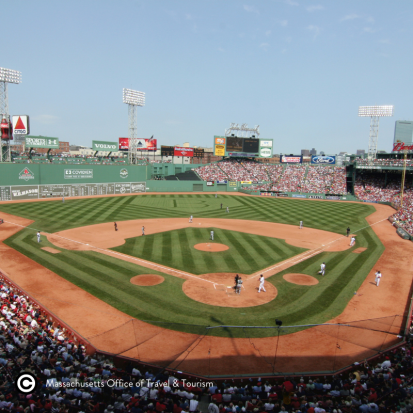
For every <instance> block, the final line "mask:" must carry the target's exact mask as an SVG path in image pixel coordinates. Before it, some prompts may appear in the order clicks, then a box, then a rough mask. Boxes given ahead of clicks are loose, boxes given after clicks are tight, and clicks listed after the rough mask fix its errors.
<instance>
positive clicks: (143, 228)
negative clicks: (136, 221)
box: [142, 226, 145, 235]
mask: <svg viewBox="0 0 413 413" xmlns="http://www.w3.org/2000/svg"><path fill="white" fill-rule="evenodd" d="M142 235H145V227H144V226H142Z"/></svg>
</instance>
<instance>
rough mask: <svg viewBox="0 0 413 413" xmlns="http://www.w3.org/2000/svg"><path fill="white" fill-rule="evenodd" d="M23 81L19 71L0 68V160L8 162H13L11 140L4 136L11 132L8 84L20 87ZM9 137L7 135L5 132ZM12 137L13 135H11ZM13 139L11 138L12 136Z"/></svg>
mask: <svg viewBox="0 0 413 413" xmlns="http://www.w3.org/2000/svg"><path fill="white" fill-rule="evenodd" d="M21 81H22V74H21V72H19V71H17V70H12V69H5V68H4V67H0V121H1V123H2V129H1V134H2V136H0V140H1V154H0V160H1V161H2V162H7V161H10V160H11V157H10V155H11V154H10V139H7V138H6V137H4V136H3V132H5V131H11V123H10V115H9V98H8V94H7V84H8V83H15V84H16V85H18V84H19V83H21ZM6 123H7V124H8V128H7V129H6V128H5V130H3V125H6ZM5 134H6V135H7V133H6V132H5ZM10 135H11V134H10ZM10 137H11V136H10Z"/></svg>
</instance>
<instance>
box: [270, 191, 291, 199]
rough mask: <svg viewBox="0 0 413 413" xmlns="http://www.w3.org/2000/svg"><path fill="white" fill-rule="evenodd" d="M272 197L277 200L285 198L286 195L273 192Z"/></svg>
mask: <svg viewBox="0 0 413 413" xmlns="http://www.w3.org/2000/svg"><path fill="white" fill-rule="evenodd" d="M273 196H276V197H279V198H286V197H287V196H288V194H281V193H277V192H273Z"/></svg>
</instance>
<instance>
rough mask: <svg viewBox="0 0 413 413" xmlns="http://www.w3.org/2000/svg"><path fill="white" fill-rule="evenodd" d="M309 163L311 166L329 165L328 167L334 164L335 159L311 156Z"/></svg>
mask: <svg viewBox="0 0 413 413" xmlns="http://www.w3.org/2000/svg"><path fill="white" fill-rule="evenodd" d="M311 163H312V164H329V165H334V164H335V163H336V157H335V156H325V155H324V156H322V155H315V156H314V155H313V156H312V157H311Z"/></svg>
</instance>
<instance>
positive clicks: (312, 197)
mask: <svg viewBox="0 0 413 413" xmlns="http://www.w3.org/2000/svg"><path fill="white" fill-rule="evenodd" d="M308 197H309V198H310V199H324V197H323V195H308Z"/></svg>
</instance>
